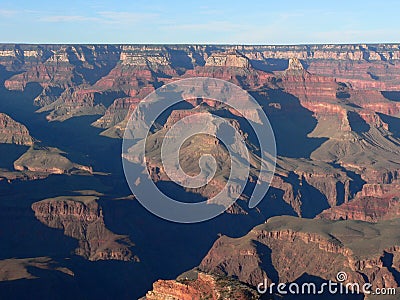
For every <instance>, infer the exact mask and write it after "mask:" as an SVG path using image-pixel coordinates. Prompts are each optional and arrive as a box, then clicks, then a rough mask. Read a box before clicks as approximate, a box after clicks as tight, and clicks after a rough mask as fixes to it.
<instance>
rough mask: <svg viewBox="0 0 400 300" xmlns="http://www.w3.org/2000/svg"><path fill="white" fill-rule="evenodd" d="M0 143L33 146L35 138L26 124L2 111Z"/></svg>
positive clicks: (0, 117)
mask: <svg viewBox="0 0 400 300" xmlns="http://www.w3.org/2000/svg"><path fill="white" fill-rule="evenodd" d="M0 143H2V144H16V145H24V146H32V145H33V138H32V137H31V136H30V135H29V131H28V129H27V128H26V127H25V126H24V125H22V124H20V123H18V122H16V121H14V120H13V119H11V118H10V117H9V116H8V115H6V114H3V113H0Z"/></svg>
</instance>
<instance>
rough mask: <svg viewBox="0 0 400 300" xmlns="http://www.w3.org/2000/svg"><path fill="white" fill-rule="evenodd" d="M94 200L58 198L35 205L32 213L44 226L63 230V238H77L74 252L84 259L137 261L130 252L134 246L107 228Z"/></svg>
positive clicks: (85, 197) (100, 210)
mask: <svg viewBox="0 0 400 300" xmlns="http://www.w3.org/2000/svg"><path fill="white" fill-rule="evenodd" d="M97 200H98V197H95V196H71V197H67V196H65V197H62V196H61V197H57V198H52V199H45V200H42V201H39V202H35V203H33V204H32V210H33V211H34V212H35V217H36V218H37V219H38V220H39V221H40V222H42V223H43V224H45V225H47V226H49V227H51V228H57V229H62V230H64V234H65V235H67V236H70V237H73V238H75V239H77V240H78V242H79V247H78V248H77V249H76V250H75V253H76V254H78V255H81V256H83V257H84V258H86V259H89V260H92V261H96V260H110V259H111V260H122V261H134V260H138V258H137V257H136V256H134V255H133V253H132V251H131V247H132V246H133V243H132V242H130V240H129V239H128V238H127V237H126V236H121V235H117V234H114V233H113V232H111V231H110V230H108V229H107V228H106V226H105V223H104V218H103V213H102V209H101V207H99V205H98V203H97Z"/></svg>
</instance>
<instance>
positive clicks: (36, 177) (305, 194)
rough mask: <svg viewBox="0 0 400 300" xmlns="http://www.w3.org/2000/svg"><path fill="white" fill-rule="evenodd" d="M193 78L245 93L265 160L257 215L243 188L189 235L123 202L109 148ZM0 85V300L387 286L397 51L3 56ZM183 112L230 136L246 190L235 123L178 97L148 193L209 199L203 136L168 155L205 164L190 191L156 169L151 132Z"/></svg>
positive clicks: (33, 48) (241, 121)
mask: <svg viewBox="0 0 400 300" xmlns="http://www.w3.org/2000/svg"><path fill="white" fill-rule="evenodd" d="M192 77H212V78H217V79H223V80H226V81H229V82H231V83H233V84H236V85H238V86H239V87H241V88H243V89H244V90H246V91H248V92H249V93H250V94H251V95H252V96H253V97H254V99H255V100H256V101H257V102H258V103H259V105H260V106H261V107H262V109H263V110H264V112H265V113H266V115H267V116H268V118H269V121H270V123H271V127H272V129H273V131H274V134H275V140H276V148H277V159H276V170H275V173H274V176H273V179H272V182H271V185H270V189H269V191H268V193H267V194H266V196H265V197H264V199H263V201H262V202H261V203H260V204H259V205H258V206H257V207H256V208H254V209H250V208H249V207H248V202H249V191H248V190H245V192H244V193H243V194H242V195H240V198H239V200H238V201H237V202H236V203H235V204H233V205H232V206H231V207H230V208H229V209H228V210H227V211H226V212H225V213H224V214H223V215H222V216H220V217H218V218H216V219H215V220H212V221H210V222H209V223H208V222H204V224H198V225H197V224H196V225H193V226H192V227H190V226H186V225H182V224H181V225H177V224H172V223H171V224H170V223H169V222H164V221H163V220H160V219H158V218H157V217H155V216H151V215H150V214H149V213H148V212H147V211H146V210H145V209H144V208H143V207H141V206H140V205H139V204H138V202H137V200H136V199H135V197H134V196H132V195H131V191H130V190H129V188H128V187H127V185H126V181H125V178H124V173H123V168H122V165H121V143H122V137H123V134H124V131H125V128H126V126H127V123H128V120H129V117H130V115H131V113H132V112H134V110H135V108H136V107H137V106H138V104H139V103H140V102H141V101H142V100H143V99H145V98H146V96H148V95H149V94H150V93H152V92H154V91H155V90H156V89H157V88H159V87H161V86H163V85H164V84H168V83H173V82H175V81H177V80H179V79H185V78H192ZM0 79H1V86H0V96H1V97H0V154H1V157H2V159H1V160H0V186H1V192H0V214H1V215H2V220H1V224H2V227H3V228H8V231H11V229H10V228H13V229H12V230H14V231H15V235H11V233H7V232H5V233H4V232H2V231H1V230H0V233H1V234H0V245H2V246H0V248H1V249H2V250H3V251H2V253H3V254H0V266H3V267H1V268H0V296H1V295H2V291H4V295H6V296H7V295H10V293H12V292H13V291H15V288H14V284H15V286H21V287H27V288H31V287H32V285H33V283H34V282H39V283H40V284H41V285H42V286H49V285H50V284H51V282H52V280H55V282H57V285H58V286H60V287H61V288H63V289H68V290H70V291H71V293H72V296H76V295H78V294H83V295H85V297H86V298H88V299H92V298H96V297H97V298H98V297H106V298H107V297H109V298H113V297H115V296H116V295H117V296H119V297H120V298H126V297H127V295H130V296H132V297H133V298H142V297H144V298H143V299H203V298H208V299H262V298H260V297H261V296H260V295H258V294H257V291H256V286H257V284H258V283H259V282H262V281H263V280H264V278H267V279H268V282H270V283H272V282H274V283H279V282H298V281H299V280H300V281H301V280H306V279H309V278H312V279H316V280H322V281H326V280H335V276H336V274H337V273H338V272H339V271H345V272H346V273H347V274H348V276H349V278H348V282H358V283H360V284H362V283H366V282H367V283H371V284H373V286H374V287H399V284H400V277H399V272H400V265H399V261H400V256H399V253H400V252H399V251H400V250H399V249H400V248H399V247H400V241H399V240H398V237H397V234H396V228H398V222H399V220H400V204H399V197H400V194H399V186H400V181H399V180H400V176H399V172H400V119H399V117H400V45H398V44H359V45H296V46H268V45H265V46H263V45H258V46H251V45H241V46H240V45H29V44H21V45H18V44H1V45H0ZM199 112H202V113H209V114H216V115H221V116H224V117H225V118H226V119H228V120H229V122H230V124H231V125H232V126H233V127H234V128H236V129H238V130H239V132H240V133H241V136H242V137H243V138H244V140H245V143H246V146H247V147H248V148H249V149H250V157H249V163H250V166H251V171H250V174H249V178H248V187H247V188H248V189H254V185H255V180H256V178H257V168H258V166H259V165H258V164H259V162H260V155H259V153H258V152H257V151H258V147H257V141H255V140H254V136H253V135H252V132H251V131H250V130H249V128H248V126H247V125H246V116H242V115H239V114H238V113H237V112H235V111H234V110H233V109H230V108H227V107H226V106H224V105H221V103H218V102H216V101H212V100H210V99H185V101H184V104H183V105H182V106H181V107H175V108H173V109H171V111H169V112H168V115H167V116H164V117H163V118H160V119H159V120H156V124H155V127H154V128H155V129H154V130H153V131H152V132H151V133H150V135H149V145H150V146H149V148H148V151H149V153H151V154H152V157H151V158H150V159H149V160H148V164H147V168H148V170H149V173H150V175H151V178H152V180H153V181H154V182H155V183H156V184H157V185H158V186H159V187H160V188H161V189H162V190H163V191H165V193H167V194H168V193H170V194H171V193H172V194H176V195H178V194H179V195H182V197H183V198H185V199H189V200H190V201H192V200H193V201H197V200H199V199H208V198H210V197H212V196H213V195H215V194H216V193H217V192H218V191H219V190H221V189H222V188H223V186H224V185H225V183H226V177H227V176H228V175H229V167H230V166H226V165H224V162H226V161H227V160H228V156H229V153H228V152H227V150H226V148H225V146H224V145H223V143H219V142H218V140H216V139H215V138H212V137H210V136H201V135H199V136H196V137H195V138H193V139H192V140H191V141H189V142H188V143H186V144H184V146H183V148H182V149H181V155H182V157H180V159H181V161H182V168H183V169H184V170H185V171H186V172H187V173H189V174H191V175H196V174H197V173H198V172H199V165H198V160H199V157H200V155H201V154H211V155H213V156H214V157H215V159H216V161H217V165H218V166H219V169H218V171H217V173H216V175H217V176H216V177H215V178H214V179H213V180H212V181H211V182H210V184H209V185H207V186H206V187H204V188H198V189H190V190H188V189H186V190H185V189H182V188H180V187H177V186H176V185H173V184H172V183H171V180H170V178H169V177H168V174H166V172H165V171H164V170H163V166H162V162H161V161H160V159H159V158H160V157H159V156H160V152H161V147H160V145H161V143H162V140H163V138H164V136H165V133H166V131H167V130H168V129H169V128H170V127H171V126H172V125H173V124H174V123H176V122H177V121H179V120H181V119H182V118H184V117H186V116H190V115H193V114H196V113H199ZM210 126H211V125H210ZM213 130H214V131H213V132H214V133H216V132H217V131H218V130H220V128H218V126H216V127H215V128H213ZM234 142H235V141H234ZM136 152H137V151H136V149H134V148H133V149H132V151H131V153H130V154H131V156H132V157H131V158H130V159H131V160H132V162H135V159H136V160H137V159H138V158H135V157H134V155H135V153H136ZM193 153H196V155H193ZM126 158H127V157H125V159H126ZM234 188H235V187H232V189H234ZM82 191H85V192H82ZM31 228H32V230H33V231H34V232H35V234H36V235H34V237H33V238H32V241H31V240H30V234H29V230H30V229H31ZM4 231H6V229H5V230H4ZM42 235H43V236H49V238H48V239H43V238H42V237H40V238H38V237H37V236H42ZM34 239H38V240H40V241H42V242H41V243H39V242H38V243H36V242H35V241H33V240H34ZM193 239H194V240H195V241H193ZM188 240H190V241H192V243H193V244H187V241H188ZM41 244H43V245H41ZM64 244H65V246H63V245H64ZM60 245H61V246H60ZM44 246H46V248H45V247H44ZM16 251H18V252H17V253H19V254H18V255H12V254H13V253H14V252H16ZM102 268H104V269H105V270H108V272H102V271H101V270H102ZM187 270H191V271H188V272H185V271H187ZM116 272H118V273H116ZM105 273H107V274H105ZM108 274H110V275H108ZM113 274H114V275H113ZM115 274H121V276H120V277H118V276H115ZM117 277H118V278H117ZM122 277H123V278H122ZM75 280H76V281H78V280H82V282H84V284H85V285H88V286H89V287H92V288H89V289H87V290H86V289H84V288H82V287H81V286H80V285H77V284H75V282H76V281H75ZM96 281H98V282H101V285H102V286H101V287H100V289H99V290H98V292H96V291H94V288H93V287H94V286H93V282H96ZM63 284H64V285H63ZM113 291H114V293H113ZM49 292H51V293H56V292H55V290H53V289H50V291H49ZM52 295H55V294H52ZM70 296H71V295H70ZM361 296H362V297H364V295H361ZM358 299H359V298H358Z"/></svg>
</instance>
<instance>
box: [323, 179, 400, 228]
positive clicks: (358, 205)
mask: <svg viewBox="0 0 400 300" xmlns="http://www.w3.org/2000/svg"><path fill="white" fill-rule="evenodd" d="M398 190H399V185H398V184H365V185H364V186H363V188H362V190H361V191H360V192H359V193H358V194H357V195H356V196H355V198H354V199H353V200H352V201H351V202H349V203H345V204H343V205H340V206H338V207H333V208H330V209H327V210H325V211H323V212H322V213H321V214H319V216H318V218H323V219H329V220H348V219H350V220H361V221H367V222H378V221H381V220H391V219H396V218H399V216H400V200H399V197H398Z"/></svg>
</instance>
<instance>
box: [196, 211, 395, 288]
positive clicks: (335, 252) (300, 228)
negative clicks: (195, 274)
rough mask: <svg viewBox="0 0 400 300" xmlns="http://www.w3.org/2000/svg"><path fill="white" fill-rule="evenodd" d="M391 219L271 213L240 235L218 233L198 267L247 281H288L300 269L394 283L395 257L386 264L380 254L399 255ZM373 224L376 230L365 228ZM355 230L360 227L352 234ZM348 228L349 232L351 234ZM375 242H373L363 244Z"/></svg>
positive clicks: (328, 276) (381, 284)
mask: <svg viewBox="0 0 400 300" xmlns="http://www.w3.org/2000/svg"><path fill="white" fill-rule="evenodd" d="M392 226H397V225H394V224H392V223H382V224H379V225H376V227H374V226H372V225H368V223H365V224H360V223H355V222H354V223H351V222H337V223H331V222H326V221H318V220H305V219H297V218H293V217H274V218H271V219H270V220H268V222H267V223H266V224H264V225H260V226H257V227H255V228H254V229H253V230H252V231H251V232H250V233H249V234H247V235H246V236H244V237H242V238H238V239H232V238H228V237H221V238H219V239H218V240H217V241H216V242H215V244H214V246H213V247H212V248H211V250H210V251H209V253H208V254H207V255H206V257H205V258H204V259H203V261H202V262H201V264H200V269H201V270H203V271H206V272H212V273H216V274H222V275H228V276H237V278H238V279H239V280H240V281H242V282H246V283H248V284H250V285H252V286H256V285H257V284H258V283H260V282H262V281H263V280H264V278H268V281H269V282H270V283H271V282H275V283H277V282H293V281H295V280H296V279H298V278H299V277H301V276H302V275H303V274H304V273H307V274H308V275H313V276H317V277H320V278H322V279H325V280H333V281H335V278H336V277H335V276H336V274H337V273H338V272H340V271H344V272H346V273H347V275H348V280H347V281H346V282H358V283H360V284H363V283H365V282H366V281H367V282H370V283H371V284H372V285H373V286H374V287H397V281H396V276H397V275H396V273H392V271H391V270H392V268H394V269H396V270H398V269H399V267H400V266H399V265H398V263H397V261H396V260H393V261H395V262H394V263H393V264H394V265H388V264H387V262H386V261H385V256H387V255H388V253H389V254H390V255H392V256H393V257H398V256H399V250H400V248H399V246H398V244H399V241H398V240H396V238H395V237H394V236H392V233H393V232H392V230H394V227H392ZM373 228H376V229H377V230H378V228H379V230H382V231H380V232H379V233H376V232H375V233H372V232H369V233H367V231H368V230H370V229H373ZM356 230H361V231H362V232H358V233H356ZM351 233H352V234H351ZM366 239H367V240H369V241H372V240H373V241H374V243H376V244H374V246H373V247H367V248H365V247H364V246H365V245H363V243H370V242H367V241H366Z"/></svg>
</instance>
